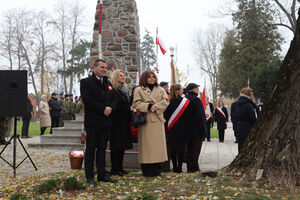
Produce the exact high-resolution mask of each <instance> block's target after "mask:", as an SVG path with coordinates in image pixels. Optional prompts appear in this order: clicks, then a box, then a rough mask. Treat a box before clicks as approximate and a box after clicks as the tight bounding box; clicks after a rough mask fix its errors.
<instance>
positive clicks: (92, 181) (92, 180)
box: [87, 179, 96, 186]
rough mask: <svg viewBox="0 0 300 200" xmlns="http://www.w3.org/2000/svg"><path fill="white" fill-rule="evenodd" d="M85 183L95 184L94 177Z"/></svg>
mask: <svg viewBox="0 0 300 200" xmlns="http://www.w3.org/2000/svg"><path fill="white" fill-rule="evenodd" d="M87 184H88V185H90V186H94V185H96V182H95V181H94V179H88V180H87Z"/></svg>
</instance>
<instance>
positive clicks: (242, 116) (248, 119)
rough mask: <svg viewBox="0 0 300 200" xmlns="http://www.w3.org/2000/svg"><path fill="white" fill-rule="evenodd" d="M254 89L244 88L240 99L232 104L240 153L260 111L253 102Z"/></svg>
mask: <svg viewBox="0 0 300 200" xmlns="http://www.w3.org/2000/svg"><path fill="white" fill-rule="evenodd" d="M252 94H253V93H252V89H251V88H249V87H248V88H243V89H242V90H241V92H240V97H239V99H238V100H237V101H236V102H235V103H234V104H232V108H231V110H232V114H231V116H232V120H234V122H235V130H236V132H237V138H238V140H237V142H238V150H239V152H240V151H241V149H242V146H243V144H244V143H245V140H246V138H247V137H248V134H249V132H250V130H251V128H252V126H253V125H254V123H255V121H256V118H257V115H258V110H256V105H255V104H254V103H253V101H252V98H251V96H252Z"/></svg>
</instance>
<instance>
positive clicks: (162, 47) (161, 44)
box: [156, 33, 167, 55]
mask: <svg viewBox="0 0 300 200" xmlns="http://www.w3.org/2000/svg"><path fill="white" fill-rule="evenodd" d="M156 45H158V46H159V48H160V50H161V53H162V54H163V55H165V54H166V53H167V47H166V46H165V44H164V42H163V41H162V39H161V37H160V36H159V34H158V33H156Z"/></svg>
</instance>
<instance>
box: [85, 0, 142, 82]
mask: <svg viewBox="0 0 300 200" xmlns="http://www.w3.org/2000/svg"><path fill="white" fill-rule="evenodd" d="M102 17H103V18H102V19H103V21H102V51H103V59H105V60H106V61H107V66H108V70H111V69H122V70H124V71H125V72H126V73H127V77H128V78H127V79H126V83H127V84H128V85H129V87H130V88H132V87H133V86H134V85H135V80H136V75H137V71H139V69H140V53H139V52H140V50H139V46H140V29H139V18H138V14H137V6H136V2H135V0H104V1H103V16H102ZM95 20H96V21H95V24H94V34H93V42H92V45H91V59H90V66H91V67H92V64H93V63H94V61H95V59H98V57H99V50H98V32H99V4H98V5H97V8H96V15H95Z"/></svg>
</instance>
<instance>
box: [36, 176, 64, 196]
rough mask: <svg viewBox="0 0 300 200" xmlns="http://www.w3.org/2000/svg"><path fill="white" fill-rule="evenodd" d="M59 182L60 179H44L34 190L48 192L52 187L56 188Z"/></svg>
mask: <svg viewBox="0 0 300 200" xmlns="http://www.w3.org/2000/svg"><path fill="white" fill-rule="evenodd" d="M60 184H61V180H60V179H49V180H46V181H45V182H44V183H42V184H40V185H38V186H37V188H36V191H37V192H38V193H45V192H49V191H51V190H52V189H54V188H57V187H58V186H59V185H60Z"/></svg>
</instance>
